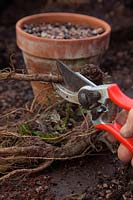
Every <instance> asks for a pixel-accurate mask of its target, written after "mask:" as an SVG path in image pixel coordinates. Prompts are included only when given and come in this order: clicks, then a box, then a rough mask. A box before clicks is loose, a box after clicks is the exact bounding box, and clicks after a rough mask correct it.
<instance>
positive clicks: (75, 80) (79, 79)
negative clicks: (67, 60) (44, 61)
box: [57, 60, 96, 92]
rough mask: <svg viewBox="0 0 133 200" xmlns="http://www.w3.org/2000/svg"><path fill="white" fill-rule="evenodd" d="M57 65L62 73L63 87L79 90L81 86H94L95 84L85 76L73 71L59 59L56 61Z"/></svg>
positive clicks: (74, 90)
mask: <svg viewBox="0 0 133 200" xmlns="http://www.w3.org/2000/svg"><path fill="white" fill-rule="evenodd" d="M57 67H58V69H59V71H60V73H61V75H62V78H63V81H64V84H65V87H66V88H67V89H69V90H71V91H73V92H76V91H79V90H80V88H81V87H83V86H86V85H89V86H91V87H96V85H95V84H94V83H93V82H92V81H90V80H89V79H87V78H85V77H84V76H83V75H81V74H80V73H79V72H74V71H72V70H71V69H70V68H68V66H67V65H65V64H64V63H63V62H61V61H59V60H58V61H57Z"/></svg>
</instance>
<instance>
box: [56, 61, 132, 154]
mask: <svg viewBox="0 0 133 200" xmlns="http://www.w3.org/2000/svg"><path fill="white" fill-rule="evenodd" d="M57 66H58V69H59V71H60V73H61V75H62V77H63V82H62V83H54V84H53V85H54V87H55V89H56V91H57V93H58V94H59V95H60V96H61V97H62V98H64V99H65V100H67V101H69V102H72V103H75V104H79V105H81V106H83V107H85V108H87V109H88V112H89V115H90V118H91V120H92V123H93V125H94V127H95V128H97V129H101V130H105V131H107V132H109V133H110V134H112V135H113V136H114V137H115V138H116V139H117V140H118V141H119V142H120V143H123V144H124V145H125V146H126V147H127V148H128V149H129V150H130V151H131V153H133V138H124V137H122V136H121V134H120V129H121V124H120V123H118V122H117V121H115V117H116V115H117V113H118V112H119V108H123V109H125V110H130V109H131V108H133V99H131V98H129V97H128V96H126V95H125V94H124V93H123V92H122V91H121V90H120V88H119V87H118V85H117V84H105V85H96V84H95V83H93V82H92V81H91V80H89V79H88V78H86V77H84V76H83V75H82V74H80V73H79V72H74V71H72V70H71V69H70V68H68V66H67V65H65V64H64V63H62V62H61V61H57Z"/></svg>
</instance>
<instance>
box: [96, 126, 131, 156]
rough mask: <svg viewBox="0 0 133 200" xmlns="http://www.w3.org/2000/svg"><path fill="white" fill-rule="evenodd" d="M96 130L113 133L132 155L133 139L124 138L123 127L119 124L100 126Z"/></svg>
mask: <svg viewBox="0 0 133 200" xmlns="http://www.w3.org/2000/svg"><path fill="white" fill-rule="evenodd" d="M95 128H97V129H101V130H105V131H107V132H109V133H111V134H112V135H113V136H114V137H115V138H116V139H117V140H118V141H119V142H120V143H122V144H124V145H125V146H126V147H127V148H128V149H129V151H130V152H131V153H133V138H124V137H122V136H121V134H120V129H121V125H120V124H119V123H118V122H115V123H114V124H98V125H95Z"/></svg>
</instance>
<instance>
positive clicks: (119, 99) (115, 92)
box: [95, 84, 133, 153]
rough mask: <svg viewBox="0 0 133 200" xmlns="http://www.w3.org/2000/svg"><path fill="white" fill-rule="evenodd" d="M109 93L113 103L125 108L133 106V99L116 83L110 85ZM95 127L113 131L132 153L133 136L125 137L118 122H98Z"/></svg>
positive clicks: (128, 108)
mask: <svg viewBox="0 0 133 200" xmlns="http://www.w3.org/2000/svg"><path fill="white" fill-rule="evenodd" d="M108 95H109V98H110V99H111V100H112V102H113V103H115V104H116V105H118V106H119V107H121V108H124V109H125V110H130V109H131V108H133V99H131V98H129V97H128V96H126V95H125V94H124V93H123V92H122V91H121V90H120V88H119V87H118V85H116V84H112V85H110V86H109V87H108ZM95 128H97V129H102V130H105V131H107V132H109V133H111V134H112V135H113V136H114V137H115V138H116V139H117V140H118V141H119V142H120V143H122V144H124V145H125V146H126V147H127V148H128V149H129V151H131V153H133V138H124V137H122V136H121V135H120V129H121V125H120V124H119V123H118V122H115V123H114V124H97V125H95Z"/></svg>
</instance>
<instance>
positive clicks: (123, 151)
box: [118, 144, 133, 162]
mask: <svg viewBox="0 0 133 200" xmlns="http://www.w3.org/2000/svg"><path fill="white" fill-rule="evenodd" d="M118 157H119V159H120V160H122V161H123V162H129V161H130V160H131V159H132V157H133V154H132V153H131V152H130V151H129V150H128V149H127V148H126V147H125V146H124V145H123V144H120V146H119V148H118Z"/></svg>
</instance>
